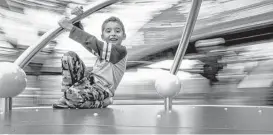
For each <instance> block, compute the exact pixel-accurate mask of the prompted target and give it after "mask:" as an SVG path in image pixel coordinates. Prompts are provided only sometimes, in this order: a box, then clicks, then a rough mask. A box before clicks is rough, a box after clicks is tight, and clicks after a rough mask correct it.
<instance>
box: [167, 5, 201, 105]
mask: <svg viewBox="0 0 273 135" xmlns="http://www.w3.org/2000/svg"><path fill="white" fill-rule="evenodd" d="M201 4H202V0H193V2H192V5H191V10H190V13H189V15H188V19H187V23H186V26H185V28H184V31H183V34H182V37H181V40H180V43H179V45H178V49H177V51H176V54H175V57H174V62H173V65H172V67H171V70H170V73H171V74H174V75H176V73H177V71H178V69H179V67H180V65H181V62H182V59H183V57H184V55H185V52H186V50H187V48H188V44H189V40H190V37H191V34H192V32H193V29H194V26H195V23H196V20H197V17H198V14H199V10H200V7H201ZM171 98H172V97H166V98H165V100H164V105H165V110H171V109H172V99H171Z"/></svg>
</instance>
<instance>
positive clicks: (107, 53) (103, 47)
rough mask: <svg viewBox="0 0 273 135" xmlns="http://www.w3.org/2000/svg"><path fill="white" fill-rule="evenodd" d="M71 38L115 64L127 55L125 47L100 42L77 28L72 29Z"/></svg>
mask: <svg viewBox="0 0 273 135" xmlns="http://www.w3.org/2000/svg"><path fill="white" fill-rule="evenodd" d="M69 37H70V38H71V39H73V40H75V41H77V42H78V43H80V44H82V45H83V46H84V47H85V48H86V49H87V50H88V51H90V52H91V53H93V54H94V55H96V56H98V57H100V58H101V59H104V60H106V61H109V62H111V63H113V64H115V63H117V62H119V61H120V60H121V59H123V58H124V57H125V56H126V55H127V50H126V48H125V47H124V46H116V45H111V44H107V43H105V42H102V41H99V40H98V39H97V38H96V37H95V36H93V35H91V34H88V33H87V32H85V31H83V30H81V29H79V28H77V27H73V28H72V29H71V31H70V35H69Z"/></svg>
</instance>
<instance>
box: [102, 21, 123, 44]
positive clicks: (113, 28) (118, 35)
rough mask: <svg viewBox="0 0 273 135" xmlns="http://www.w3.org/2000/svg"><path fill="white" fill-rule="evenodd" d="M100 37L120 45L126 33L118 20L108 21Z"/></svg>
mask: <svg viewBox="0 0 273 135" xmlns="http://www.w3.org/2000/svg"><path fill="white" fill-rule="evenodd" d="M101 38H102V39H103V40H104V41H106V42H107V43H111V44H112V45H121V42H122V41H123V40H124V39H125V38H126V35H125V33H124V31H123V30H122V27H121V25H120V24H119V23H118V22H113V21H112V22H111V21H110V22H108V23H106V25H105V28H104V29H103V31H102V35H101Z"/></svg>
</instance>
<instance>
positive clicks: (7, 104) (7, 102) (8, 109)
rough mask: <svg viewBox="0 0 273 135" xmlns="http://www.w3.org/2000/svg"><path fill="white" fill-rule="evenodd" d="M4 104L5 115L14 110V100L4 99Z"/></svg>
mask: <svg viewBox="0 0 273 135" xmlns="http://www.w3.org/2000/svg"><path fill="white" fill-rule="evenodd" d="M2 100H3V101H4V102H3V103H2V107H3V108H2V109H3V112H4V113H10V112H11V109H12V98H10V97H9V98H4V99H2Z"/></svg>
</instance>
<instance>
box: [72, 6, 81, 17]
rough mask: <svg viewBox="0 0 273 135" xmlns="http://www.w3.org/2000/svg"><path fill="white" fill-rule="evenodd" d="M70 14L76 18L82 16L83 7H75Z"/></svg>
mask: <svg viewBox="0 0 273 135" xmlns="http://www.w3.org/2000/svg"><path fill="white" fill-rule="evenodd" d="M71 14H72V15H77V16H78V15H81V14H83V7H82V6H81V7H76V8H74V9H72V11H71Z"/></svg>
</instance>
